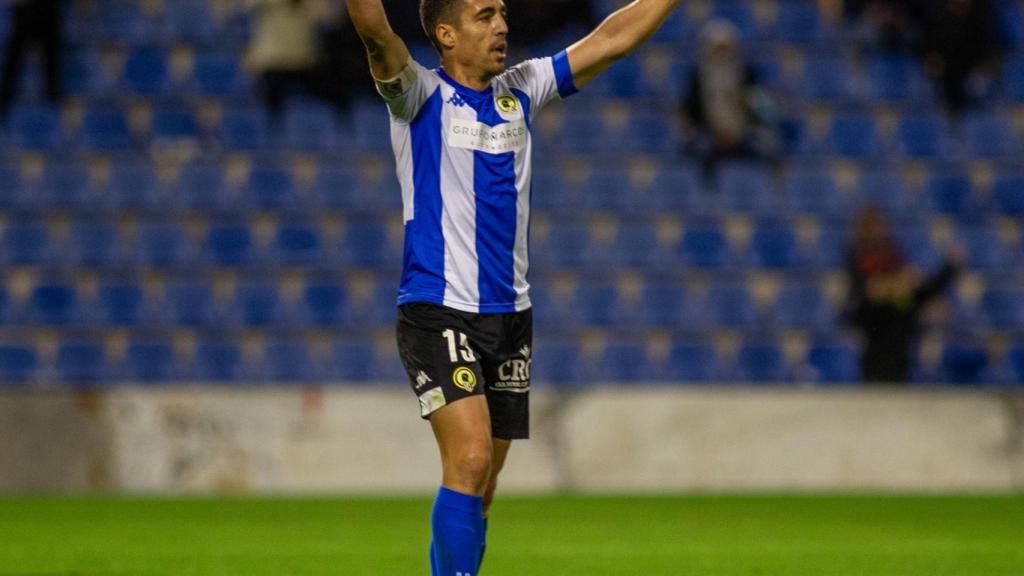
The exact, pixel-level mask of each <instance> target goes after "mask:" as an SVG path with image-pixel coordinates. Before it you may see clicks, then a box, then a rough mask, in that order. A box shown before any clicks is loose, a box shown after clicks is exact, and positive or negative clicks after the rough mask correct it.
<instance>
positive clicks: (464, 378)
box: [452, 366, 476, 393]
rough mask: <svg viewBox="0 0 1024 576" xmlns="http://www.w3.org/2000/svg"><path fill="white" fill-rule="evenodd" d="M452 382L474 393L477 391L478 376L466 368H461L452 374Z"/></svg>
mask: <svg viewBox="0 0 1024 576" xmlns="http://www.w3.org/2000/svg"><path fill="white" fill-rule="evenodd" d="M452 382H454V383H455V385H456V386H458V387H459V388H462V389H463V390H465V391H466V392H469V393H472V392H473V390H475V389H476V374H474V373H473V371H472V370H470V369H469V368H466V367H465V366H460V367H459V368H456V369H455V372H454V373H452Z"/></svg>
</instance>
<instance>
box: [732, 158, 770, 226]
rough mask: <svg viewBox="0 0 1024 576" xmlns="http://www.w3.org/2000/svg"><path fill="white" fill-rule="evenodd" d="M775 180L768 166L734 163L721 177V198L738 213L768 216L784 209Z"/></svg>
mask: <svg viewBox="0 0 1024 576" xmlns="http://www.w3.org/2000/svg"><path fill="white" fill-rule="evenodd" d="M774 180H775V177H774V175H773V174H772V171H771V169H770V168H769V167H768V166H767V165H763V164H759V163H751V162H730V163H728V164H725V165H723V166H722V167H721V169H720V170H719V173H718V188H719V194H721V195H722V199H723V201H724V204H725V207H726V208H727V209H728V210H731V211H735V212H754V213H759V214H767V213H771V212H773V211H776V210H778V209H779V208H780V206H779V204H780V202H779V201H780V200H781V198H780V197H779V195H778V194H776V193H775V187H774V184H773V183H774Z"/></svg>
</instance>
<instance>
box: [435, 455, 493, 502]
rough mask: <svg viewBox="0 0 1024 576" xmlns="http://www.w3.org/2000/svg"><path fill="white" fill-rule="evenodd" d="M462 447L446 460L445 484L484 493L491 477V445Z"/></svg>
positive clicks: (471, 491) (454, 487)
mask: <svg viewBox="0 0 1024 576" xmlns="http://www.w3.org/2000/svg"><path fill="white" fill-rule="evenodd" d="M479 444H480V445H479V446H477V445H473V446H465V447H460V448H459V449H458V450H457V451H456V453H455V454H452V455H451V456H450V458H448V459H447V461H446V462H445V466H444V467H445V470H444V476H445V484H446V485H448V486H449V487H450V488H453V489H455V490H459V491H461V492H466V493H471V494H478V495H482V494H484V492H485V490H486V489H487V485H488V482H489V481H490V479H491V460H492V454H491V446H490V444H486V445H485V443H482V442H481V443H479Z"/></svg>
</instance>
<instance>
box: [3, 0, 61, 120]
mask: <svg viewBox="0 0 1024 576" xmlns="http://www.w3.org/2000/svg"><path fill="white" fill-rule="evenodd" d="M61 3H62V1H61V0H12V1H11V30H10V40H8V43H7V52H6V54H5V55H4V72H3V80H2V84H0V117H3V118H6V117H7V113H8V112H9V111H10V109H11V105H12V104H13V103H14V96H15V92H16V90H17V87H18V79H19V77H20V75H21V63H22V61H24V59H25V55H26V53H27V52H28V50H30V49H31V48H32V47H33V45H34V44H38V45H39V48H40V50H41V51H42V59H43V66H44V71H45V74H46V98H47V99H48V100H49V101H50V102H52V103H54V104H57V103H59V101H60V98H61V84H60V70H61V64H60V55H61V49H62V25H61V23H62V20H61Z"/></svg>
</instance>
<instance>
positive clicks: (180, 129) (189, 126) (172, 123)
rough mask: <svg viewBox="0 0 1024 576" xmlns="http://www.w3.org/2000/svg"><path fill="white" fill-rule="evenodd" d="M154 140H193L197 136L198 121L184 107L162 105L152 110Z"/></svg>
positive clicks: (158, 141)
mask: <svg viewBox="0 0 1024 576" xmlns="http://www.w3.org/2000/svg"><path fill="white" fill-rule="evenodd" d="M152 132H153V140H154V142H157V143H161V142H182V141H195V140H198V138H199V122H198V121H197V120H196V116H195V114H193V112H192V111H191V110H189V109H188V108H185V107H164V108H159V109H157V110H154V111H153V128H152Z"/></svg>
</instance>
